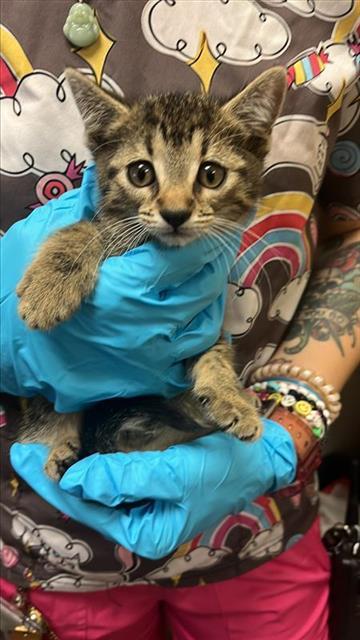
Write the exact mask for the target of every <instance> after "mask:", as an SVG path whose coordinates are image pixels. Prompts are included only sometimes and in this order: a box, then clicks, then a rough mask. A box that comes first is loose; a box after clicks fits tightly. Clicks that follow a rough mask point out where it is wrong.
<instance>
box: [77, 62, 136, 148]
mask: <svg viewBox="0 0 360 640" xmlns="http://www.w3.org/2000/svg"><path fill="white" fill-rule="evenodd" d="M65 77H66V79H67V81H68V82H69V84H70V88H71V91H72V93H73V95H74V98H75V101H76V104H77V106H78V109H79V111H80V113H81V115H82V117H83V120H84V122H85V128H86V132H87V135H88V139H89V146H90V149H91V148H94V146H96V145H99V144H101V143H102V142H105V141H106V140H107V139H108V138H109V135H111V125H112V124H114V122H117V123H118V122H119V121H120V122H121V120H125V118H126V116H127V114H128V112H129V109H128V107H127V106H126V105H124V104H123V103H122V102H120V100H117V99H115V98H113V97H112V96H110V95H109V94H108V93H106V92H105V91H103V90H102V89H101V88H100V87H99V86H98V85H96V84H95V83H94V82H93V81H92V80H89V79H88V78H86V77H85V76H84V74H83V73H80V72H79V71H76V70H75V69H66V70H65Z"/></svg>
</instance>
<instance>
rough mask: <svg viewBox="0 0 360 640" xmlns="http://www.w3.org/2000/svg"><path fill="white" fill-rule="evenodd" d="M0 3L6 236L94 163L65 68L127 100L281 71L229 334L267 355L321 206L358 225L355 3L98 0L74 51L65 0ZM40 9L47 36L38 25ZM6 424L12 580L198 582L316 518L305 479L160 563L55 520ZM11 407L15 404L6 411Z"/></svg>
mask: <svg viewBox="0 0 360 640" xmlns="http://www.w3.org/2000/svg"><path fill="white" fill-rule="evenodd" d="M19 2H20V0H13V2H11V3H5V5H4V8H3V12H2V20H3V25H2V26H1V30H2V31H1V36H2V38H1V43H2V49H1V58H0V70H1V80H0V89H1V94H0V96H1V99H0V103H1V108H2V125H3V131H2V137H1V143H2V153H1V167H0V179H1V198H2V206H1V210H2V216H3V219H2V222H1V226H2V228H3V229H6V228H8V227H9V226H10V225H11V224H12V223H13V222H15V221H16V220H18V219H19V218H21V217H24V216H26V215H28V213H29V212H30V211H31V210H32V209H33V208H34V207H37V206H40V205H41V204H44V203H45V202H47V200H48V199H50V198H54V197H59V196H60V195H61V193H64V192H65V191H67V190H69V189H73V188H74V187H76V186H77V185H78V184H79V182H80V180H81V177H82V172H83V169H84V167H85V166H86V165H87V163H88V162H89V159H90V156H89V152H88V151H87V149H86V146H85V143H84V129H83V124H82V121H81V118H80V116H79V113H78V111H77V108H76V106H75V104H74V101H73V98H72V96H71V94H70V91H69V88H68V87H67V85H66V82H65V81H64V75H63V72H64V67H66V66H74V67H77V68H79V69H81V70H82V71H83V72H84V73H87V74H89V75H92V76H93V78H94V80H95V81H96V82H97V83H98V84H102V86H104V87H105V88H106V89H108V90H111V91H113V92H115V93H118V94H119V95H123V96H124V97H125V98H126V99H128V100H130V101H131V100H133V99H134V98H137V97H139V96H143V95H147V94H149V93H154V92H155V93H156V92H161V91H176V90H177V91H184V90H189V91H206V92H208V93H210V94H213V95H217V96H220V97H224V98H228V97H230V96H231V95H234V94H235V93H237V92H238V91H240V90H241V89H242V88H243V87H244V86H245V85H246V84H247V83H248V82H249V81H250V80H252V79H253V78H254V77H255V76H257V75H258V74H259V73H260V72H262V71H263V70H264V69H266V68H268V67H270V66H273V65H278V64H280V65H283V66H284V67H286V69H287V79H288V94H287V99H286V102H285V105H284V108H283V112H282V114H281V116H280V117H279V119H278V120H277V122H276V125H275V127H274V132H273V138H272V146H271V150H270V153H269V155H268V157H267V159H266V166H265V175H264V186H263V194H262V199H261V200H260V202H259V205H258V208H257V210H256V212H255V215H254V216H253V219H252V220H251V221H250V222H249V223H248V225H247V227H246V228H245V229H244V230H243V236H242V241H241V246H240V247H239V253H238V259H237V261H236V264H235V265H234V268H233V270H232V273H231V277H230V282H229V287H228V305H227V313H226V318H225V329H226V330H227V331H229V332H230V333H231V334H232V335H233V340H234V344H235V346H236V349H237V362H238V372H239V375H240V376H241V378H242V380H243V381H244V382H246V379H247V377H248V375H249V373H250V372H251V371H252V370H253V369H254V368H255V367H257V366H260V365H262V364H265V363H266V362H267V361H268V359H269V358H270V357H271V355H272V354H273V353H274V351H275V350H276V348H277V346H278V344H279V343H280V341H281V339H282V337H283V335H284V332H285V331H286V328H287V326H288V323H289V322H290V321H291V319H292V317H293V315H294V312H295V309H296V306H297V304H298V302H299V300H300V299H301V296H302V293H303V291H304V289H305V287H306V284H307V282H308V278H309V275H310V272H311V267H312V259H313V253H314V248H315V247H316V244H317V235H318V229H317V216H316V209H317V206H316V203H317V201H321V204H322V206H323V208H324V210H325V213H326V216H328V219H329V221H331V222H332V223H335V224H336V222H337V221H342V222H344V221H345V222H348V223H349V224H351V222H352V221H354V220H357V219H358V218H359V216H360V204H359V202H360V197H359V191H358V172H359V163H360V152H359V147H358V140H359V137H360V118H359V113H360V101H359V96H360V81H359V61H360V37H359V36H360V7H359V4H358V3H356V2H355V0H342V2H338V0H312V1H311V2H309V1H308V0H241V2H240V1H238V0H132V2H131V3H126V2H116V3H115V2H112V3H109V2H107V0H93V2H92V3H91V4H92V6H94V7H95V9H96V10H97V17H98V20H99V25H100V36H99V39H98V41H97V42H96V43H95V44H93V45H90V46H89V47H85V48H83V49H81V48H79V49H76V50H75V49H73V50H72V49H71V45H70V44H69V43H68V42H67V41H66V40H65V38H64V37H63V35H62V25H63V24H64V22H65V19H66V16H67V13H68V10H69V3H68V2H67V0H53V1H52V2H51V3H45V4H44V3H42V2H41V0H27V2H26V3H22V2H21V11H19V10H18V9H19V6H18V5H19ZM40 5H41V12H42V13H43V12H44V11H45V12H46V11H49V12H50V11H51V16H46V25H47V30H46V32H45V33H44V31H43V30H42V26H41V24H40V23H39V21H38V19H37V16H38V13H39V11H40ZM6 404H7V409H8V414H9V420H8V424H7V425H6V426H4V428H2V429H0V437H1V438H2V440H3V442H4V446H3V447H2V451H3V464H2V469H3V475H2V478H1V495H2V503H1V505H0V508H1V523H2V531H1V543H0V559H1V562H2V564H3V566H4V571H5V577H7V578H8V579H9V580H11V581H13V582H16V583H17V584H22V585H24V586H26V585H32V586H41V587H42V588H44V589H47V590H91V589H100V588H106V587H109V586H115V585H120V584H131V583H133V582H136V583H137V584H138V583H146V584H147V583H155V584H156V583H157V582H160V583H161V584H165V585H168V586H185V585H186V586H187V585H194V584H199V583H200V584H203V583H206V582H211V581H214V580H220V579H225V578H229V577H233V576H235V575H238V574H240V573H242V572H245V571H248V570H249V569H251V568H254V567H256V566H258V565H259V564H261V563H262V562H264V561H266V559H268V558H271V557H273V556H274V555H276V554H278V553H280V552H281V551H284V550H285V549H287V548H289V547H290V546H291V545H292V544H293V543H294V542H295V541H296V540H298V539H299V537H301V535H303V534H304V533H305V532H306V531H307V529H308V527H309V526H310V524H311V522H312V521H313V518H314V517H315V514H316V503H317V497H316V492H315V488H314V485H313V484H312V483H309V485H308V486H307V488H306V489H305V490H304V491H303V492H302V493H301V494H299V495H295V496H293V497H292V498H285V497H278V496H273V497H266V498H260V499H258V500H256V501H255V502H254V503H252V504H251V505H249V506H248V508H247V509H246V511H245V512H243V513H241V514H236V515H231V516H229V517H228V518H226V519H225V520H224V521H223V522H221V523H219V525H218V527H217V528H216V529H215V530H214V531H207V532H203V533H201V534H199V535H198V536H197V537H196V538H195V539H194V540H192V541H190V542H189V543H187V544H185V545H182V546H181V547H180V548H179V549H178V550H177V551H176V553H175V554H173V555H172V556H171V557H168V558H165V559H163V560H161V561H154V562H152V561H149V560H145V559H142V558H138V557H136V556H134V555H133V554H131V553H129V552H128V551H127V550H126V549H123V548H122V547H119V546H114V545H113V544H112V543H110V542H108V541H104V540H103V539H102V538H101V537H100V536H99V535H98V534H97V533H96V532H94V531H90V530H89V529H86V528H85V527H82V526H81V525H79V524H78V523H75V522H72V521H71V520H70V519H69V518H67V517H66V516H65V515H64V514H60V513H57V512H56V511H55V510H54V509H53V508H52V507H50V506H49V505H47V504H46V503H45V502H44V501H43V500H41V498H39V497H38V496H37V495H36V494H34V493H32V492H31V491H30V490H29V487H28V486H27V485H26V484H25V483H24V482H23V481H21V480H19V479H18V478H16V477H15V476H14V473H13V471H12V469H11V467H10V465H9V461H8V453H7V452H8V447H9V443H10V442H11V435H12V432H13V425H14V422H15V421H16V420H17V418H18V412H17V410H16V408H15V407H14V406H12V407H11V406H9V399H7V400H6ZM10 405H11V402H10ZM3 423H5V420H3Z"/></svg>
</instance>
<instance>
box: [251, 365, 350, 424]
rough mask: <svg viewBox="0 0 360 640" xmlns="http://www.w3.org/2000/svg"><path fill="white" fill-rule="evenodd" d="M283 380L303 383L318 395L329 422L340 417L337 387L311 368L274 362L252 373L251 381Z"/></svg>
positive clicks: (310, 391) (295, 385)
mask: <svg viewBox="0 0 360 640" xmlns="http://www.w3.org/2000/svg"><path fill="white" fill-rule="evenodd" d="M270 380H280V381H281V380H282V381H283V382H288V383H290V384H291V385H292V386H294V387H297V386H298V385H301V387H302V388H303V389H306V392H305V395H307V394H308V393H310V394H312V395H318V397H319V399H320V401H321V402H322V403H323V404H324V405H325V407H324V409H322V411H323V413H324V416H325V417H326V422H327V424H331V423H332V422H334V420H335V419H336V418H337V417H338V415H339V413H340V411H341V402H340V394H339V393H338V392H337V391H336V390H335V388H334V387H333V386H332V385H330V384H327V383H326V382H325V380H324V378H323V377H322V376H320V375H318V374H317V373H315V372H314V371H310V369H303V368H301V367H299V366H297V365H293V364H291V363H278V362H272V363H270V364H266V365H264V366H262V367H259V368H258V369H256V371H254V372H253V373H252V375H251V383H253V384H255V383H257V382H263V381H270Z"/></svg>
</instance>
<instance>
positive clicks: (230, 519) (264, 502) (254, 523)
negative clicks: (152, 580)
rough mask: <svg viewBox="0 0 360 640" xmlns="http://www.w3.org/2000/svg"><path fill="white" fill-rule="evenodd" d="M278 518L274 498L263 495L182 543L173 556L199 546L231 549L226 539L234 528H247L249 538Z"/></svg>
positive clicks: (186, 554)
mask: <svg viewBox="0 0 360 640" xmlns="http://www.w3.org/2000/svg"><path fill="white" fill-rule="evenodd" d="M280 520H281V515H280V511H279V509H278V507H277V504H276V502H275V500H274V499H273V498H271V497H269V496H263V497H261V498H258V499H257V500H254V502H251V503H250V504H249V505H248V506H247V510H246V511H242V513H239V514H236V515H230V516H227V517H226V518H225V519H224V520H222V522H221V523H220V524H219V525H218V526H217V527H216V529H211V530H210V531H205V532H203V533H199V534H198V535H197V536H196V537H195V538H193V539H192V540H191V541H190V542H187V543H186V544H182V545H181V547H179V549H178V550H177V551H176V553H175V554H174V556H173V557H174V558H175V557H186V556H190V554H191V552H193V551H195V549H198V548H200V547H207V548H209V549H213V550H215V549H225V550H229V551H231V550H232V549H231V547H230V546H228V544H227V540H228V539H229V536H230V534H231V533H232V532H233V531H234V530H235V529H237V528H240V529H244V528H245V529H247V530H248V531H249V534H250V539H251V538H253V537H254V536H256V535H257V534H258V533H260V532H261V531H264V530H265V529H266V530H269V529H272V528H273V527H274V526H275V525H276V524H277V523H278V522H280ZM210 553H211V551H210Z"/></svg>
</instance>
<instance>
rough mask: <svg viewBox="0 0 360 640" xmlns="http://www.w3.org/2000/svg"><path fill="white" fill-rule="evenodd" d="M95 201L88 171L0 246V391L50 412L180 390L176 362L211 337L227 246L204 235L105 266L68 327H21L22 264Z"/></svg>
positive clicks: (182, 378) (218, 314)
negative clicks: (36, 401) (42, 402)
mask: <svg viewBox="0 0 360 640" xmlns="http://www.w3.org/2000/svg"><path fill="white" fill-rule="evenodd" d="M98 198H99V195H98V191H97V184H96V174H95V168H94V166H91V167H89V168H88V169H87V171H86V172H85V177H84V180H83V183H82V186H81V188H80V189H76V190H74V191H70V192H68V193H66V194H64V195H63V196H62V197H61V198H60V199H59V200H51V201H50V202H49V203H48V204H46V205H45V206H44V207H42V208H41V209H36V210H35V211H34V212H33V213H32V214H31V215H30V216H29V217H28V218H26V219H25V220H21V221H20V222H18V223H17V224H15V225H14V226H13V227H11V229H10V230H9V231H8V232H7V234H6V235H5V236H4V238H3V239H2V240H1V248H2V264H3V267H4V268H3V269H2V282H1V308H0V310H1V327H2V329H1V353H2V365H1V391H3V392H7V393H11V394H14V395H19V396H33V395H42V396H45V397H46V398H47V399H48V400H50V401H52V402H54V404H55V408H56V409H57V410H58V411H60V412H69V411H77V410H79V409H82V408H84V407H85V406H87V405H90V404H92V403H94V402H97V401H100V400H104V399H106V398H112V397H117V396H122V397H130V396H138V395H143V394H156V395H163V396H167V397H169V396H172V395H175V394H176V393H179V392H180V391H182V390H184V389H185V388H186V387H187V386H188V382H187V380H186V372H185V367H184V362H183V361H184V360H185V359H186V358H189V357H191V356H195V355H197V354H200V353H202V352H203V351H206V350H207V349H208V348H209V347H210V346H212V345H213V344H214V343H215V342H216V340H217V338H218V336H219V334H220V330H221V325H222V321H223V316H224V306H225V294H226V281H227V276H228V273H229V271H230V267H231V264H232V262H233V260H234V258H235V251H234V243H231V244H230V245H229V250H228V252H226V251H225V252H224V246H223V244H216V243H215V242H214V241H213V240H212V241H210V240H209V239H206V238H204V239H201V240H198V241H195V242H193V243H191V244H190V245H188V246H185V247H183V248H181V249H178V248H170V249H168V248H162V247H160V246H159V245H157V244H156V243H152V242H150V243H147V244H146V245H143V246H141V247H138V248H137V249H134V250H133V251H131V252H129V253H127V254H126V255H124V256H121V257H114V258H110V259H108V260H106V261H105V262H104V263H103V264H102V266H101V268H100V276H99V280H98V284H97V286H96V289H95V292H94V294H93V295H91V296H90V297H89V298H88V299H87V300H86V301H84V302H83V304H82V306H81V309H80V310H79V311H78V312H77V313H76V314H75V315H74V316H73V317H72V318H71V319H70V320H69V321H67V322H65V323H63V324H62V325H59V326H58V327H56V328H54V329H53V330H51V331H48V332H43V331H34V330H30V329H28V328H27V326H26V324H25V323H24V322H23V321H22V320H21V318H20V317H19V316H18V313H17V305H18V298H17V296H16V293H15V289H16V285H17V284H18V282H19V281H20V279H21V277H22V275H23V273H24V271H25V268H26V267H27V265H28V264H29V263H30V262H31V260H32V258H33V256H34V254H35V253H36V250H37V248H38V247H39V246H40V245H41V244H42V243H43V242H44V240H45V239H46V238H47V237H48V236H49V235H50V234H52V233H54V232H55V231H56V230H57V229H59V228H61V227H64V226H66V225H70V224H73V223H75V222H78V221H79V220H83V219H91V217H92V216H93V215H94V212H95V211H96V209H97V202H98ZM239 236H240V234H239ZM239 242H240V238H239Z"/></svg>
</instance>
